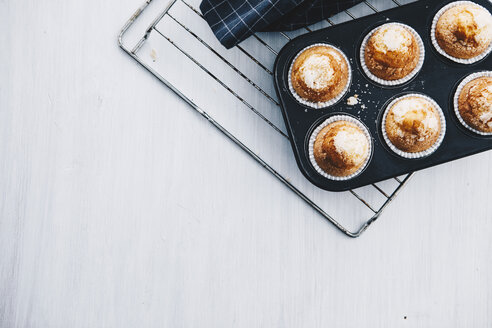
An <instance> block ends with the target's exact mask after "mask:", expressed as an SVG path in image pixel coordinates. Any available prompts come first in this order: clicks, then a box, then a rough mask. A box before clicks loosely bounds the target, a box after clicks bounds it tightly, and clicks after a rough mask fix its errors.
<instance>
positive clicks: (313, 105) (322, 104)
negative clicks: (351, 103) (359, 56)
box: [288, 43, 352, 109]
mask: <svg viewBox="0 0 492 328" xmlns="http://www.w3.org/2000/svg"><path fill="white" fill-rule="evenodd" d="M316 46H324V47H329V48H332V49H335V50H336V51H338V52H339V53H340V54H341V56H342V58H343V59H344V60H345V62H346V63H347V70H348V77H347V84H346V85H345V88H344V89H343V90H342V91H341V92H340V93H339V94H338V95H336V96H335V97H334V98H332V99H330V100H328V101H325V102H317V103H315V102H311V101H308V100H306V99H304V98H302V97H301V96H299V95H298V94H297V92H296V90H294V87H293V86H292V80H291V75H292V67H293V66H294V62H295V61H296V59H297V58H298V57H299V55H300V54H302V53H303V52H304V51H306V50H308V49H309V48H312V47H316ZM288 82H289V90H290V93H291V94H292V95H293V96H294V98H296V100H297V101H298V102H299V103H301V104H303V105H306V106H309V107H311V108H316V109H319V108H325V107H329V106H331V105H334V104H336V103H337V102H338V101H339V100H340V99H342V98H343V96H345V95H346V94H347V91H348V89H349V88H350V84H351V83H352V69H351V67H350V62H349V60H348V58H347V56H346V55H345V54H344V53H343V51H342V50H340V49H338V48H337V47H334V46H332V45H331V44H328V43H315V44H312V45H310V46H308V47H306V48H304V49H302V50H301V51H299V53H298V54H297V55H296V56H295V57H294V59H293V60H292V63H291V64H290V68H289V76H288Z"/></svg>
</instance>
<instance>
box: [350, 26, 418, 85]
mask: <svg viewBox="0 0 492 328" xmlns="http://www.w3.org/2000/svg"><path fill="white" fill-rule="evenodd" d="M388 25H396V26H401V27H403V28H404V29H406V30H407V31H409V32H410V33H412V35H413V36H414V37H415V40H416V41H417V45H418V47H419V61H418V63H417V66H415V68H414V69H413V71H411V72H410V73H408V75H407V76H405V77H402V78H401V79H398V80H384V79H382V78H380V77H377V76H376V75H374V74H372V73H371V71H370V70H369V68H368V67H367V65H366V60H365V51H366V46H367V42H369V38H370V37H371V36H372V35H373V34H374V33H375V32H376V31H377V30H379V29H380V28H382V27H383V26H388ZM359 57H360V63H361V66H362V70H363V71H364V73H365V74H366V76H367V77H368V78H370V79H371V80H372V81H374V82H376V83H379V84H381V85H386V86H395V85H400V84H403V83H405V82H408V81H410V80H411V79H412V78H413V77H414V76H415V75H417V74H418V72H419V71H420V70H421V69H422V66H423V65H424V60H425V47H424V43H423V42H422V38H421V37H420V35H419V34H418V33H417V31H415V30H414V29H413V28H411V27H410V26H408V25H405V24H401V23H386V24H383V25H380V26H378V27H376V28H375V29H373V30H372V31H371V32H369V33H368V34H367V35H366V36H365V37H364V39H363V40H362V45H361V47H360V53H359Z"/></svg>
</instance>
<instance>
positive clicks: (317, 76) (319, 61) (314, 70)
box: [300, 54, 335, 90]
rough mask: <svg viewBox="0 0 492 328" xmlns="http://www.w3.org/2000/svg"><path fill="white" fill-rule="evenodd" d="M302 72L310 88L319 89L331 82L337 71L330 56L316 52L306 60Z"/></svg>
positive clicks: (301, 68)
mask: <svg viewBox="0 0 492 328" xmlns="http://www.w3.org/2000/svg"><path fill="white" fill-rule="evenodd" d="M300 73H301V77H302V79H303V81H304V83H306V85H307V86H308V87H309V88H311V89H313V90H319V89H323V88H326V87H327V86H328V85H329V84H330V82H331V80H332V79H333V76H334V73H335V71H334V69H333V65H332V63H331V60H330V58H329V57H328V56H323V55H318V54H315V55H312V56H310V57H308V58H307V59H306V60H305V61H304V63H303V64H302V66H301V67H300Z"/></svg>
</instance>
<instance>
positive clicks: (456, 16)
mask: <svg viewBox="0 0 492 328" xmlns="http://www.w3.org/2000/svg"><path fill="white" fill-rule="evenodd" d="M435 36H436V40H437V43H438V44H439V46H440V47H441V48H442V49H443V50H444V51H445V52H446V53H447V54H448V55H450V56H453V57H456V58H462V59H469V58H473V57H476V56H478V55H480V54H482V53H483V52H484V51H485V50H487V48H488V47H489V45H490V42H491V41H492V15H491V14H490V12H489V11H488V10H486V9H485V8H482V7H479V6H478V5H474V4H461V5H457V6H455V7H451V8H449V9H448V10H446V11H445V12H444V13H443V14H442V15H441V17H440V18H439V20H438V21H437V25H436V35H435Z"/></svg>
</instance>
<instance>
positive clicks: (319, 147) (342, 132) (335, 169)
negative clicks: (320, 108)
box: [314, 121, 370, 176]
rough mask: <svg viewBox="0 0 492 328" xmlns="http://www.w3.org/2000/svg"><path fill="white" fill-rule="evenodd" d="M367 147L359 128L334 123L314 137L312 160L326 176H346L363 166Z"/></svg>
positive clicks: (367, 144) (349, 123) (340, 122)
mask: <svg viewBox="0 0 492 328" xmlns="http://www.w3.org/2000/svg"><path fill="white" fill-rule="evenodd" d="M369 147H370V145H369V140H368V138H367V136H366V134H365V133H364V131H363V130H362V129H361V128H360V127H359V126H357V125H356V124H354V123H352V122H347V121H336V122H333V123H330V124H328V125H327V126H325V127H324V128H323V129H321V131H320V132H319V133H318V135H317V136H316V140H315V142H314V158H315V160H316V163H318V165H319V167H320V168H321V169H323V170H324V171H325V172H327V173H328V174H330V175H334V176H348V175H351V174H353V173H355V172H356V171H357V170H358V169H359V168H361V167H362V166H363V165H364V164H365V162H366V160H367V158H368V156H369V149H370V148H369Z"/></svg>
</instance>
